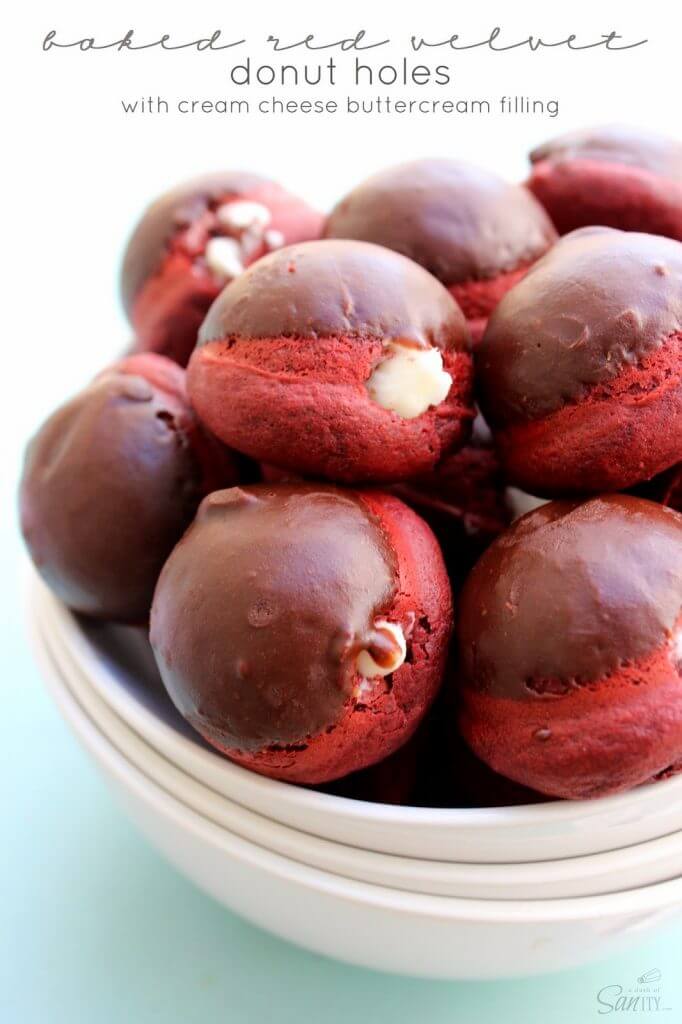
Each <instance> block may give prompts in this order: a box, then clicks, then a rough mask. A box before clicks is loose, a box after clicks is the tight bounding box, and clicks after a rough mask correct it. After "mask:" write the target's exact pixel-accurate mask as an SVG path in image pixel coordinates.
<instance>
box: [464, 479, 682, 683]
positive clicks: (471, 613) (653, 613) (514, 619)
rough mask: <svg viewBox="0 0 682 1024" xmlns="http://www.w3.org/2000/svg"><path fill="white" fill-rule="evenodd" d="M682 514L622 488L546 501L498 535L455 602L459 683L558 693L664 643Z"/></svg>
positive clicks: (675, 596) (681, 556)
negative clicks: (461, 680) (619, 491)
mask: <svg viewBox="0 0 682 1024" xmlns="http://www.w3.org/2000/svg"><path fill="white" fill-rule="evenodd" d="M681 613H682V515H680V514H678V513H676V512H674V511H672V510H671V509H668V508H664V507H663V506H661V505H656V504H654V503H652V502H648V501H644V500H642V499H639V498H633V497H630V496H626V495H610V496H606V497H601V498H594V499H592V500H590V501H587V502H584V503H583V504H581V503H580V502H578V501H555V502H551V503H549V504H547V505H543V506H542V507H541V508H538V509H536V510H535V511H533V512H530V513H528V514H527V515H525V516H523V517H522V518H521V519H519V520H517V522H516V523H515V524H514V525H513V526H512V527H511V529H509V530H508V531H507V532H506V533H504V534H502V536H500V537H499V538H498V539H497V540H496V541H495V542H494V543H493V544H492V546H491V547H490V548H488V550H487V551H486V552H485V554H484V555H483V557H482V558H481V560H480V561H479V562H478V564H477V565H476V567H475V568H474V570H473V572H472V573H471V574H470V576H469V578H468V580H467V582H466V584H465V587H464V590H463V593H462V595H461V601H460V623H459V641H460V652H461V657H462V668H463V673H464V685H466V686H469V687H472V688H474V689H477V690H480V691H483V692H485V693H489V694H492V695H494V696H500V697H506V698H512V699H517V700H531V699H536V698H542V699H546V700H551V699H556V697H557V696H559V695H562V694H564V693H567V692H568V691H569V690H570V689H571V688H572V687H573V686H580V685H585V684H588V683H591V682H596V681H598V680H600V679H603V678H604V677H605V676H606V675H607V674H608V673H611V672H614V671H616V670H617V669H618V668H619V666H621V665H623V664H624V662H626V661H630V662H636V661H637V659H640V658H643V657H646V656H647V655H649V654H651V653H653V652H654V651H656V650H658V649H659V648H660V647H661V646H662V645H663V644H666V643H670V642H671V639H672V631H673V629H674V628H675V625H676V623H677V622H678V620H679V617H680V614H681Z"/></svg>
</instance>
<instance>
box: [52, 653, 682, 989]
mask: <svg viewBox="0 0 682 1024" xmlns="http://www.w3.org/2000/svg"><path fill="white" fill-rule="evenodd" d="M36 646H37V647H38V651H37V653H38V656H39V657H40V658H41V660H42V662H43V668H44V671H45V675H46V678H47V681H48V685H49V687H50V690H51V692H52V694H53V696H54V699H55V701H56V702H57V704H58V706H59V707H60V709H61V711H62V713H63V715H64V717H65V719H66V720H67V722H68V723H69V724H70V726H71V728H72V729H73V731H74V733H75V734H76V736H77V738H78V739H79V740H80V742H81V743H82V744H83V746H84V747H85V749H86V750H87V751H88V752H89V753H90V755H91V756H92V757H93V758H94V760H95V761H96V762H97V763H98V765H99V767H100V768H101V770H102V771H103V773H104V775H105V777H106V778H107V780H108V781H109V783H110V784H111V786H112V787H113V789H114V790H115V791H116V792H117V794H118V796H119V798H120V800H121V801H122V803H123V805H124V807H125V808H126V809H127V811H128V813H129V815H130V817H131V818H132V819H133V820H134V821H135V822H136V823H137V824H138V826H139V827H140V829H141V830H142V831H143V832H144V833H145V835H146V836H147V837H148V839H149V840H150V841H151V842H152V843H153V844H154V845H155V846H156V847H157V848H158V849H159V850H160V851H161V852H162V853H163V854H165V856H166V857H167V858H168V860H169V861H171V863H173V864H174V865H175V866H176V867H177V868H178V869H179V870H180V871H181V872H183V873H184V874H185V875H186V876H187V877H188V878H190V879H191V880H192V881H194V882H195V883H196V884H197V885H199V886H200V887H201V888H203V889H204V890H205V891H206V892H208V893H210V894H211V895H212V896H213V897H214V898H215V899H217V900H218V901H220V902H221V903H223V904H224V905H225V906H227V907H230V908H231V909H232V910H234V911H236V912H237V913H239V914H241V915H242V916H244V917H246V918H248V919H249V920H251V921H253V922H254V923H255V924H258V925H260V926H262V927H264V928H267V929H268V930H269V931H272V932H274V933H275V934H277V935H279V936H281V937H282V938H285V939H288V940H290V941H292V942H295V943H297V944H299V945H301V946H304V947H305V948H307V949H310V950H313V951H315V952H319V953H323V954H326V955H328V956H333V957H337V958H338V959H341V960H346V961H348V962H350V963H354V964H360V965H362V966H365V967H373V968H376V969H380V970H388V971H394V972H398V973H401V974H413V975H421V976H426V977H440V978H498V977H513V976H523V975H529V974H538V973H541V972H543V971H552V970H558V969H561V968H566V967H571V966H575V965H578V964H581V963H585V962H587V961H589V960H592V959H598V958H600V957H604V956H609V955H611V954H613V953H615V952H618V951H619V950H621V949H623V948H624V947H626V946H627V945H628V944H630V943H631V942H632V941H634V940H635V939H636V938H638V937H639V936H641V935H642V934H643V933H645V932H647V931H649V930H651V929H652V928H654V927H657V926H659V925H661V924H662V923H663V922H666V921H670V920H672V919H673V918H674V917H676V916H678V915H679V913H680V910H681V909H682V879H678V880H675V881H672V882H664V883H661V884H659V885H652V886H646V887H644V888H641V889H635V890H629V891H627V892H623V893H616V894H611V895H608V896H593V897H587V898H584V899H572V900H570V899H569V900H536V901H523V900H518V901H506V902H505V901H494V900H487V901H486V900H474V899H469V900H464V899H453V898H444V897H438V896H425V895H418V894H416V893H410V892H403V891H400V890H397V889H387V888H383V887H381V886H374V885H367V884H365V883H362V882H356V881H352V880H350V879H346V878H341V877H339V876H337V875H332V874H329V873H327V872H324V871H320V870H317V869H315V868H310V867H307V866H304V865H301V864H297V863H296V862H294V861H291V860H288V859H287V858H284V857H281V856H279V855H277V854H274V853H272V852H270V851H269V850H264V849H262V848H261V847H258V846H256V845H255V844H253V843H250V842H248V841H246V840H244V839H242V838H240V837H238V836H236V835H234V834H232V833H231V832H229V831H228V830H227V829H223V828H220V827H218V826H217V825H215V824H214V823H213V822H211V821H209V820H208V819H206V818H204V817H202V816H201V815H199V814H197V813H196V812H195V811H192V810H191V809H189V808H188V807H186V806H185V805H184V804H182V803H181V802H180V801H179V800H177V799H175V797H173V796H171V795H169V794H168V793H166V792H165V791H164V790H163V789H162V788H161V787H159V786H158V785H156V784H155V783H153V782H152V781H151V780H150V779H149V778H147V776H145V775H144V774H143V773H142V772H140V771H139V769H137V768H135V767H134V766H133V765H132V764H131V763H130V762H129V761H127V760H126V758H125V757H123V755H122V754H121V753H120V752H119V751H118V750H117V749H116V748H115V747H114V746H113V745H112V744H111V743H110V742H109V741H108V740H107V739H106V737H105V736H104V735H103V734H102V732H101V731H100V730H99V729H98V728H97V727H96V725H95V724H94V723H93V722H92V720H91V719H90V718H89V717H88V716H87V715H86V713H85V712H84V711H83V710H82V709H81V707H80V705H79V704H78V702H77V701H76V699H75V697H73V696H72V694H71V693H70V691H69V689H68V688H67V687H66V686H65V685H64V683H63V682H62V680H61V679H60V677H59V675H58V674H57V673H56V672H54V670H53V667H52V665H51V664H50V662H49V658H48V656H46V654H45V652H41V650H40V645H39V644H38V645H36Z"/></svg>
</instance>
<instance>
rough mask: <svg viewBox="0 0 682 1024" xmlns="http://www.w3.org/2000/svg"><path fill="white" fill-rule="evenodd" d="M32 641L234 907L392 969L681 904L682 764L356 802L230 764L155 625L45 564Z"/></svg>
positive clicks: (454, 966)
mask: <svg viewBox="0 0 682 1024" xmlns="http://www.w3.org/2000/svg"><path fill="white" fill-rule="evenodd" d="M29 621H30V623H31V632H32V640H33V646H34V649H35V652H36V656H37V657H38V659H39V661H40V664H41V667H42V669H43V672H44V674H45V677H46V679H47V681H48V684H49V687H50V691H51V693H52V696H53V697H54V699H55V701H56V703H57V705H58V707H59V708H60V710H61V712H62V714H63V716H64V717H65V719H66V721H67V722H68V724H69V725H70V727H71V728H72V730H73V732H74V733H75V735H76V736H77V738H78V740H79V741H80V742H81V744H82V745H83V746H84V748H85V749H86V751H87V752H88V754H89V755H90V756H91V757H92V758H93V759H94V760H95V761H96V763H97V764H98V766H99V768H100V769H101V770H102V771H103V773H104V775H105V777H106V778H107V780H108V782H109V783H110V784H111V786H112V787H113V789H114V790H115V791H116V793H117V795H118V796H119V798H120V799H121V801H122V803H123V805H124V807H125V809H126V810H127V812H128V813H129V814H130V816H131V818H132V819H133V820H134V821H135V822H136V823H137V825H138V826H139V828H140V829H141V830H142V832H143V833H144V834H145V835H146V836H147V837H148V839H149V840H150V841H151V842H152V843H153V844H154V845H155V846H156V847H157V848H158V849H159V850H160V851H161V852H162V853H163V854H164V855H165V856H166V857H167V858H168V860H169V861H171V862H172V863H173V864H174V865H175V866H176V867H177V868H178V869H179V870H180V871H181V872H183V873H184V874H185V875H187V877H189V878H190V879H191V880H192V881H193V882H195V883H196V884H197V885H198V886H200V887H201V888H203V889H204V890H205V891H207V892H208V893H210V894H211V895H212V896H213V897H215V898H216V899H217V900H219V901H220V902H221V903H223V904H224V905H226V906H227V907H229V908H231V909H232V910H234V911H236V912H237V913H239V914H241V915H243V916H244V917H246V918H248V919H249V920H251V921H253V922H254V923H256V924H258V925H260V926H261V927H264V928H266V929H268V930H269V931H272V932H274V933H275V934H277V935H280V936H281V937H283V938H286V939H288V940H291V941H293V942H295V943H298V944H299V945H301V946H303V947H305V948H307V949H310V950H313V951H316V952H319V953H323V954H326V955H329V956H333V957H337V958H339V959H342V960H345V961H348V962H351V963H355V964H360V965H364V966H367V967H372V968H376V969H381V970H388V971H394V972H399V973H403V974H411V975H421V976H425V977H441V978H495V977H510V976H522V975H529V974H534V973H540V972H543V971H551V970H557V969H561V968H565V967H570V966H574V965H578V964H580V963H584V962H587V961H589V960H592V959H596V958H599V957H603V956H607V955H610V954H612V953H614V952H617V951H618V950H619V949H621V948H623V947H624V946H626V945H627V944H629V943H631V942H633V941H636V939H637V938H638V937H639V936H640V935H642V934H643V933H645V932H647V931H649V930H651V929H653V928H655V927H657V926H659V925H662V924H663V923H664V922H667V921H669V920H672V919H673V918H674V917H676V916H679V915H681V914H682V776H679V775H678V776H677V777H676V778H672V779H669V780H666V781H661V782H658V783H657V784H656V785H649V786H642V787H639V788H637V789H634V790H632V791H630V792H628V793H625V794H622V795H618V796H613V797H607V798H602V799H597V800H590V801H567V802H562V801H556V802H548V803H541V804H537V805H531V806H513V807H499V808H453V809H433V808H425V807H409V806H390V805H385V804H377V803H370V802H365V801H361V800H352V799H349V798H346V797H340V796H335V795H330V794H328V793H323V792H318V791H316V790H312V789H307V788H304V787H300V786H294V785H289V784H286V783H283V782H277V781H274V780H271V779H268V778H265V777H262V776H259V775H256V774H253V773H251V772H249V771H246V770H245V769H243V768H241V767H239V766H238V765H235V764H233V763H231V762H230V761H228V760H227V759H225V758H223V757H221V756H220V755H219V754H218V753H216V752H215V751H214V750H212V749H211V748H209V747H208V746H207V745H206V744H205V743H204V742H203V741H202V740H201V738H200V737H198V736H197V734H195V733H194V732H193V731H191V730H190V729H189V727H188V726H187V725H186V724H185V722H184V721H183V719H182V718H181V717H180V716H179V714H178V713H177V712H176V710H175V708H174V707H173V705H172V704H171V702H170V700H169V699H168V697H167V695H166V692H165V690H164V688H163V686H162V684H161V681H160V679H159V676H158V673H157V671H156V668H155V665H154V660H153V657H152V655H151V650H150V648H149V646H148V641H147V637H146V633H145V631H144V630H142V629H135V628H132V627H123V626H114V625H111V624H105V623H100V624H97V623H94V622H93V621H88V620H85V619H81V618H79V617H78V616H76V615H74V614H72V613H71V612H70V611H69V610H68V609H67V608H66V607H65V606H64V605H63V604H61V603H60V602H59V601H58V599H57V598H55V597H54V595H52V594H51V593H50V592H49V591H48V590H47V588H46V587H45V586H44V584H43V583H42V582H41V581H40V580H39V579H38V577H37V576H36V575H33V576H32V578H31V584H30V591H29Z"/></svg>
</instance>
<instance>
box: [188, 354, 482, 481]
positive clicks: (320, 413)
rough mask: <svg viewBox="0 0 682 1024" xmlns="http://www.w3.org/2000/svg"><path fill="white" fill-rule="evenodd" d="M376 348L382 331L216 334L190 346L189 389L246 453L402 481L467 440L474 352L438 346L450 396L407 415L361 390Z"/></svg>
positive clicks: (330, 475)
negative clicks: (219, 337)
mask: <svg viewBox="0 0 682 1024" xmlns="http://www.w3.org/2000/svg"><path fill="white" fill-rule="evenodd" d="M381 355H382V341H381V339H380V338H378V337H371V338H370V337H365V338H358V337H340V338H317V339H315V340H314V341H311V340H309V339H297V338H265V339H257V340H255V339H254V340H250V339H246V340H245V339H236V340H234V341H232V342H227V341H214V342H210V343H208V344H207V345H203V346H202V347H201V348H198V349H197V350H196V352H195V353H194V355H193V357H192V360H191V362H190V365H189V369H188V386H189V390H190V395H191V398H192V402H193V403H194V406H195V408H196V410H197V412H198V414H199V416H200V417H201V419H202V420H203V422H204V423H206V424H207V426H208V427H209V428H210V429H211V430H212V431H213V432H214V433H215V434H216V435H217V436H218V437H220V438H221V439H222V440H223V441H225V443H226V444H229V445H231V447H233V448H236V449H237V450H238V451H241V452H243V453H244V454H245V455H249V456H250V457H251V458H254V459H257V460H259V461H264V462H269V463H274V464H275V465H278V466H280V467H282V468H284V469H288V470H290V471H292V472H294V473H300V474H302V475H303V476H312V477H315V476H322V477H325V478H326V479H329V480H337V481H341V482H345V483H355V482H364V481H390V480H398V479H402V478H405V477H410V476H416V475H418V474H419V473H423V472H426V471H428V470H429V469H431V468H432V467H433V466H435V464H436V463H437V462H438V461H439V460H440V459H441V458H442V457H443V456H444V455H445V454H446V453H447V452H449V451H450V450H453V449H456V448H458V447H459V446H460V445H461V444H462V443H463V442H464V441H465V440H466V438H467V436H468V434H469V429H470V425H471V421H472V419H473V404H472V403H473V398H472V389H473V367H472V359H471V354H470V353H469V352H462V351H449V352H444V353H443V366H444V369H445V370H446V371H447V372H448V373H449V374H450V375H451V377H452V381H453V383H452V387H451V388H450V392H449V394H448V396H447V398H446V399H445V401H443V402H441V403H440V405H438V406H435V407H432V408H430V409H428V410H427V411H426V412H424V413H423V414H422V415H421V416H417V417H415V418H414V419H404V418H403V417H401V416H399V415H398V414H397V413H394V412H390V411H389V410H387V409H383V408H382V407H381V406H380V405H378V404H377V403H376V402H374V401H373V400H372V399H371V398H370V396H369V394H368V392H367V389H366V387H365V382H366V380H367V379H368V378H369V377H370V375H371V373H372V370H373V368H374V367H375V366H376V364H377V363H378V362H379V361H380V358H381Z"/></svg>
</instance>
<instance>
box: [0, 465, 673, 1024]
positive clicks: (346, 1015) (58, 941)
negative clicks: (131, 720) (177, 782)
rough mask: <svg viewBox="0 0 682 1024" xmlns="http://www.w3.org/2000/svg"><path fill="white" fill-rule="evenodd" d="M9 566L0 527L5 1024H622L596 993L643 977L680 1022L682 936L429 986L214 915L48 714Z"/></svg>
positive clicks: (1, 998)
mask: <svg viewBox="0 0 682 1024" xmlns="http://www.w3.org/2000/svg"><path fill="white" fill-rule="evenodd" d="M5 469H7V463H6V464H5ZM13 475H14V474H13V473H10V474H8V476H7V478H6V480H5V483H6V484H7V493H6V494H5V495H4V496H3V497H4V507H5V509H6V510H7V509H8V508H9V509H11V508H12V500H13V497H12V494H11V491H12V489H13V486H14V484H13V481H12V479H11V478H12V477H13ZM22 557H23V556H22V553H21V546H20V542H19V540H18V538H17V537H16V531H15V526H14V522H13V516H12V515H9V516H5V519H4V521H3V533H2V579H3V580H4V583H3V587H4V593H3V595H2V600H1V616H2V619H1V621H2V624H3V654H4V671H3V695H4V700H3V709H2V710H3V714H2V737H3V738H2V765H3V769H2V771H1V772H0V787H1V788H2V806H3V807H4V809H5V812H4V826H5V827H4V829H3V831H2V839H1V846H0V849H1V851H2V853H1V860H0V866H1V869H2V870H1V874H0V878H1V880H2V881H1V886H2V891H1V892H0V1021H1V1022H2V1024H80V1022H84V1024H122V1022H126V1024H128V1022H131V1024H152V1022H154V1024H156V1022H162V1024H175V1022H178V1024H180V1022H182V1024H187V1022H189V1021H195V1020H197V1021H202V1022H204V1024H213V1022H230V1024H242V1022H244V1024H251V1022H258V1024H269V1022H270V1021H277V1022H278V1024H289V1022H291V1024H294V1022H296V1024H301V1021H306V1020H311V1021H320V1022H322V1024H336V1022H337V1021H338V1022H342V1021H343V1022H344V1024H346V1022H348V1021H358V1022H361V1024H364V1022H370V1021H371V1022H372V1024H383V1022H386V1024H389V1022H390V1024H402V1022H410V1024H411V1022H414V1021H420V1022H424V1024H440V1022H443V1024H445V1022H448V1024H455V1022H466V1024H469V1022H474V1021H476V1022H477V1024H493V1022H494V1024H498V1022H499V1024H516V1022H519V1024H521V1022H523V1024H535V1022H537V1024H549V1022H558V1024H559V1022H560V1024H564V1022H565V1024H583V1022H589V1021H601V1020H614V1021H618V1020H623V1019H626V1020H628V1019H632V1018H633V1014H623V1013H611V1014H603V1015H601V1016H600V1015H599V1014H598V1009H599V1005H598V1003H597V998H596V994H597V992H598V991H599V989H600V988H602V987H603V986H604V985H609V984H618V983H621V984H623V985H624V986H625V987H627V986H629V985H631V984H633V983H634V980H635V978H636V977H637V976H638V975H640V974H642V973H643V972H644V971H646V970H649V969H650V968H653V967H658V968H659V969H660V970H661V971H662V972H663V983H662V985H663V994H664V996H665V1004H666V1005H667V1006H669V1007H671V1011H670V1012H669V1013H666V1014H664V1015H663V1016H659V1015H657V1014H638V1015H637V1019H640V1020H642V1019H646V1020H652V1021H655V1020H663V1021H665V1022H670V1024H672V1022H676V1021H678V1020H682V972H681V971H680V965H681V961H682V956H681V953H682V928H679V927H678V928H677V929H676V930H674V931H668V932H666V933H663V934H662V935H660V936H659V937H656V938H654V939H650V940H649V941H647V942H645V943H644V944H642V945H640V946H639V947H637V948H636V949H635V950H634V951H632V952H631V953H629V954H627V955H625V956H622V957H620V958H618V959H616V960H610V961H607V962H604V963H600V964H597V965H593V966H591V967H587V968H584V969H582V970H578V971H571V972H569V973H565V974H562V975H553V976H551V977H544V978H538V979H531V980H524V981H513V982H492V983H483V982H471V983H450V982H426V981H415V980H411V979H406V978H396V977H392V976H389V975H383V974H377V973H374V972H372V971H366V970H362V969H357V968H352V967H347V966H344V965H342V964H337V963H334V962H332V961H330V960H326V959H323V958H321V957H316V956H312V955H310V954H308V953H305V952H302V951H301V950H298V949H296V948H294V947H292V946H289V945H287V944H286V943H284V942H282V941H280V940H279V939H275V938H272V937H270V936H269V935H267V934H265V933H264V932H261V931H259V930H258V929H256V928H253V927H252V926H251V925H249V924H246V923H245V922H243V921H241V920H240V919H239V918H237V917H235V916H234V915H232V914H230V913H228V912H227V911H226V910H224V909H222V908H221V907H219V906H217V905H216V904H214V903H213V902H211V900H210V899H208V897H206V896H204V895H203V894H202V893H200V892H198V891H197V890H196V889H194V888H193V887H192V886H191V885H190V884H189V883H188V882H186V881H185V880H184V879H183V878H181V877H180V876H179V875H178V874H177V873H176V872H175V871H174V870H173V869H172V868H171V867H169V866H168V865H167V864H166V863H165V862H164V861H162V860H161V859H160V857H159V856H158V855H157V854H156V853H155V852H154V851H153V850H152V849H150V847H148V846H147V845H146V843H145V842H144V841H143V839H142V838H141V837H140V836H139V835H138V834H137V833H136V831H135V830H134V829H133V827H132V825H130V824H129V823H128V821H127V820H126V819H125V817H124V816H123V814H122V812H121V811H120V810H119V808H118V806H117V805H116V803H115V802H114V801H113V800H112V798H111V796H110V794H109V792H108V790H107V789H106V787H105V785H104V783H103V781H102V780H101V778H100V777H99V775H98V774H97V772H96V770H95V768H94V766H93V765H92V764H91V763H90V762H89V761H88V759H87V757H86V756H85V754H84V753H82V751H81V750H80V749H79V748H78V747H77V745H76V742H75V741H74V740H73V739H72V737H71V735H70V734H69V733H68V732H67V729H66V726H65V725H64V724H63V723H62V721H61V719H60V718H59V716H58V713H57V711H56V710H55V708H54V707H53V706H52V705H51V703H50V700H49V698H48V696H47V694H46V692H45V690H44V689H43V687H42V685H41V680H40V677H39V673H38V670H37V668H36V666H35V665H34V663H33V661H32V658H31V654H30V651H29V649H28V644H27V640H26V637H25V629H24V623H23V608H22V605H21V597H20V595H21V575H22V573H21V568H22Z"/></svg>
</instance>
